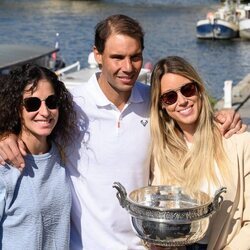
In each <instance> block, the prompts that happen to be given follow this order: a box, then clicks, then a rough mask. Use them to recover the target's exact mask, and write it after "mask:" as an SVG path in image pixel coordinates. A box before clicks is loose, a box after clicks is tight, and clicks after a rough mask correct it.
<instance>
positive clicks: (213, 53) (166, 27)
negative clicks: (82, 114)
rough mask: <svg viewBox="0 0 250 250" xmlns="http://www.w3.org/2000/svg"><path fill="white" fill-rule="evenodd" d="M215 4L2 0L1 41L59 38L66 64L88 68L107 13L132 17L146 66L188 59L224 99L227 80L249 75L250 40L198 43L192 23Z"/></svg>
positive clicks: (201, 0)
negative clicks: (167, 58) (137, 25)
mask: <svg viewBox="0 0 250 250" xmlns="http://www.w3.org/2000/svg"><path fill="white" fill-rule="evenodd" d="M218 5H219V1H215V0H137V1H134V0H99V1H93V0H92V1H70V0H0V39H1V41H0V43H9V44H20V43H24V44H37V45H45V46H50V47H51V46H54V44H55V39H56V38H55V37H56V33H57V32H58V33H59V34H60V36H59V44H60V49H61V54H62V56H63V58H64V60H65V62H66V64H71V63H73V62H75V61H77V60H80V62H81V66H82V67H86V66H87V58H88V54H89V52H90V51H91V47H92V44H93V36H94V27H95V24H96V23H97V22H98V21H100V20H101V19H103V18H105V17H106V16H108V15H111V14H117V13H122V14H126V15H129V16H131V17H133V18H136V19H137V20H138V21H139V22H140V23H141V25H142V26H143V28H144V30H145V50H144V62H147V61H151V62H152V63H155V62H156V61H157V60H158V59H160V58H162V57H163V56H167V55H179V56H183V57H185V58H187V59H189V60H190V61H191V62H192V63H193V64H194V65H195V66H196V68H198V70H199V72H200V73H201V75H202V76H203V78H204V79H205V81H206V83H207V86H208V89H209V91H210V94H211V95H212V96H214V97H215V98H220V97H222V95H223V83H224V81H225V80H233V84H236V83H238V82H239V81H240V80H241V79H242V78H243V77H244V76H245V75H246V74H248V73H250V41H243V40H240V39H235V40H233V41H212V40H207V41H204V40H198V39H197V38H196V30H195V29H196V22H197V21H198V20H199V19H202V18H204V17H205V16H206V13H207V12H208V11H212V10H214V9H216V8H217V7H218Z"/></svg>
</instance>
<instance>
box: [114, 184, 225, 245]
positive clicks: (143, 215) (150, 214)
mask: <svg viewBox="0 0 250 250" xmlns="http://www.w3.org/2000/svg"><path fill="white" fill-rule="evenodd" d="M113 187H114V188H116V189H117V194H116V196H117V198H118V200H119V202H120V205H121V206H122V207H123V208H125V209H126V210H127V211H128V213H129V214H130V216H131V224H132V228H133V229H134V231H135V233H136V234H137V236H138V237H140V238H141V239H142V240H144V241H146V242H147V243H151V244H153V245H157V246H166V247H177V246H185V245H189V244H193V243H195V242H197V241H199V240H201V239H202V238H203V237H204V235H205V233H206V231H207V229H208V225H209V217H210V216H211V215H212V214H213V213H215V212H216V211H217V210H218V209H219V207H220V205H221V203H222V201H223V197H222V195H221V194H222V193H223V192H226V188H225V187H222V188H220V189H219V190H217V191H216V193H215V195H214V198H211V197H210V196H209V195H208V194H206V193H204V192H201V191H199V192H196V193H188V192H187V191H185V189H184V188H181V187H176V186H165V185H160V186H146V187H142V188H139V189H136V190H134V191H132V192H131V193H130V194H129V195H128V196H127V192H126V189H125V188H124V187H123V186H122V184H121V183H119V182H115V183H114V184H113Z"/></svg>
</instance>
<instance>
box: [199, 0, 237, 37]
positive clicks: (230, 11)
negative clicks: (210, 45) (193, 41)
mask: <svg viewBox="0 0 250 250" xmlns="http://www.w3.org/2000/svg"><path fill="white" fill-rule="evenodd" d="M196 34H197V38H200V39H231V38H236V37H238V36H239V26H238V16H237V11H236V5H235V4H234V3H233V2H232V1H226V2H225V5H224V6H223V7H221V8H219V9H218V10H217V11H216V12H214V13H212V12H209V13H208V14H207V17H206V19H203V20H199V21H198V22H197V24H196Z"/></svg>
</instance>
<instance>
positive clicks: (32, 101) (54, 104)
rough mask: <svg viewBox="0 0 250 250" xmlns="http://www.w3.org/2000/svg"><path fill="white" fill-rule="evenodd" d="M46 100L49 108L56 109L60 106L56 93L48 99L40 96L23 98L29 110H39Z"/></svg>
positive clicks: (24, 104)
mask: <svg viewBox="0 0 250 250" xmlns="http://www.w3.org/2000/svg"><path fill="white" fill-rule="evenodd" d="M42 101H44V102H45V104H46V106H47V108H48V109H56V108H58V106H59V101H58V98H57V97H56V96H55V95H50V96H48V97H47V98H46V99H44V100H41V99H39V98H38V97H28V98H25V99H24V100H23V106H24V107H25V109H26V110H27V111H28V112H34V111H37V110H38V109H39V108H40V107H41V104H42Z"/></svg>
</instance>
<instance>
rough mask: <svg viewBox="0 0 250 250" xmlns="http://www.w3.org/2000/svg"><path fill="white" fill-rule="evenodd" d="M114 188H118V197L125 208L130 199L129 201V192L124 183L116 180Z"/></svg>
mask: <svg viewBox="0 0 250 250" xmlns="http://www.w3.org/2000/svg"><path fill="white" fill-rule="evenodd" d="M113 188H115V189H117V191H118V192H117V193H116V197H117V199H118V200H119V202H120V205H121V206H122V207H123V208H125V207H126V208H127V205H128V201H127V192H126V189H125V188H124V187H123V185H122V184H121V183H120V182H114V184H113Z"/></svg>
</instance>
